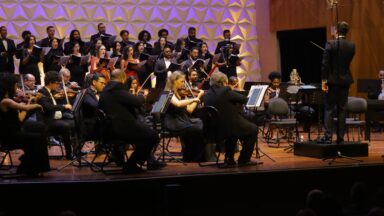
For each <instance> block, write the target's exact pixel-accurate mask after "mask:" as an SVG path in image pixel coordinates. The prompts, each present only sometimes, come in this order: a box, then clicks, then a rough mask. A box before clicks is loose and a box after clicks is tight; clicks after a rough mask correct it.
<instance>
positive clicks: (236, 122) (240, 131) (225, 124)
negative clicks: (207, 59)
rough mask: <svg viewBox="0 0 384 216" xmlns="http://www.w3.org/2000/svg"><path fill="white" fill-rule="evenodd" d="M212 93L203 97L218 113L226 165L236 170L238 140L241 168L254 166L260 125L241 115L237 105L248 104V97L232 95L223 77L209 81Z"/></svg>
mask: <svg viewBox="0 0 384 216" xmlns="http://www.w3.org/2000/svg"><path fill="white" fill-rule="evenodd" d="M209 84H210V85H211V87H210V89H209V90H208V91H207V92H206V94H205V96H204V105H205V106H213V107H215V108H216V109H217V110H218V118H219V121H218V122H217V127H218V131H219V132H218V135H219V137H218V138H221V139H225V163H226V164H227V165H229V166H235V165H236V161H235V159H234V154H235V148H236V144H237V140H238V139H241V140H243V148H242V150H241V152H240V156H239V158H238V164H239V165H247V164H249V163H250V162H251V156H252V152H253V149H254V146H255V142H256V139H257V134H258V128H257V125H255V124H253V123H251V122H249V121H248V120H247V119H245V118H244V117H243V116H241V114H240V113H239V112H238V108H237V107H236V104H237V103H242V104H245V103H246V102H247V100H248V99H247V97H246V96H244V95H242V94H239V93H237V92H235V91H232V89H231V88H229V87H228V86H227V85H228V77H227V76H226V75H225V74H223V73H221V72H215V73H213V74H212V76H211V79H210V81H209Z"/></svg>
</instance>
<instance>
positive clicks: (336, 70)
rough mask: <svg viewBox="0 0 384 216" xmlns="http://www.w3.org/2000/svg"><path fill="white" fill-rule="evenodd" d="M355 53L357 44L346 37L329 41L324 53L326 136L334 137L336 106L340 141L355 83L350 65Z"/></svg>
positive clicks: (322, 72)
mask: <svg viewBox="0 0 384 216" xmlns="http://www.w3.org/2000/svg"><path fill="white" fill-rule="evenodd" d="M354 55H355V44H354V43H352V42H350V41H347V40H346V39H345V38H339V39H338V40H331V41H328V42H327V44H326V46H325V51H324V54H323V61H322V70H321V77H322V80H327V84H328V93H326V94H325V112H324V115H325V116H324V123H325V128H326V134H325V137H326V138H327V139H331V138H332V132H333V116H334V115H333V114H334V110H335V107H336V108H337V109H336V111H337V116H336V117H337V118H338V127H337V128H338V130H337V132H336V133H337V135H338V138H339V140H337V141H338V142H341V141H342V140H343V137H344V134H345V118H346V105H347V101H348V90H349V86H350V85H351V84H352V83H353V78H352V74H351V71H350V69H349V67H350V64H351V62H352V59H353V56H354Z"/></svg>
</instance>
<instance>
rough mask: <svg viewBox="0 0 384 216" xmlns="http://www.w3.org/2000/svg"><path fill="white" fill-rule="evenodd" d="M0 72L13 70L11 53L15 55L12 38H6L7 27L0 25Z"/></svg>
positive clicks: (12, 71) (11, 71)
mask: <svg viewBox="0 0 384 216" xmlns="http://www.w3.org/2000/svg"><path fill="white" fill-rule="evenodd" d="M0 41H1V43H0V73H1V72H9V73H14V72H15V66H14V64H13V55H15V52H16V47H15V42H14V41H13V40H12V39H9V38H7V27H5V26H1V27H0Z"/></svg>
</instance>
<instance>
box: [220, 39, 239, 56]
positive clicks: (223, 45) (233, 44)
mask: <svg viewBox="0 0 384 216" xmlns="http://www.w3.org/2000/svg"><path fill="white" fill-rule="evenodd" d="M228 44H231V45H232V46H233V47H235V44H236V43H235V42H232V41H225V40H224V41H220V42H219V43H217V47H216V50H215V54H219V53H220V52H221V51H222V50H221V48H222V47H225V46H227V45H228ZM233 54H236V55H237V54H239V50H237V49H235V48H234V49H233Z"/></svg>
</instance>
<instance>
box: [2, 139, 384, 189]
mask: <svg viewBox="0 0 384 216" xmlns="http://www.w3.org/2000/svg"><path fill="white" fill-rule="evenodd" d="M301 135H303V136H304V139H305V140H306V134H305V133H302V134H301ZM371 136H372V140H371V142H370V143H369V156H368V157H358V158H356V159H360V160H363V162H362V163H360V164H359V166H367V165H377V164H383V162H384V161H383V157H382V155H383V154H384V142H383V140H384V133H372V134H371ZM311 137H312V138H315V137H316V134H315V133H313V134H312V135H311ZM367 142H368V141H367ZM287 146H288V143H287V142H286V141H285V140H282V142H281V146H280V148H276V147H270V146H268V145H267V144H266V143H265V141H264V140H263V139H261V137H259V147H260V150H261V151H262V152H264V153H266V154H267V155H268V156H270V157H271V158H272V159H273V160H274V161H275V162H274V161H272V160H271V159H269V158H268V157H266V156H263V153H262V152H260V154H261V156H262V157H261V158H260V159H258V161H261V162H263V164H261V165H255V166H248V167H236V168H217V167H216V166H211V167H200V166H199V165H198V164H197V163H184V164H183V163H179V162H167V167H165V168H163V169H161V170H156V171H147V172H145V173H140V174H129V175H128V174H123V173H122V172H113V173H108V174H104V173H102V172H94V171H92V170H91V169H90V167H89V166H85V167H76V166H72V165H70V166H68V167H66V168H64V169H62V170H61V171H58V170H57V169H58V168H61V167H62V166H64V165H66V164H68V162H69V161H68V160H65V159H51V160H50V162H51V167H52V169H53V170H52V171H50V172H48V173H46V174H45V175H44V177H40V178H10V177H9V176H8V174H9V173H14V172H15V171H16V170H15V168H13V169H11V170H1V171H0V174H1V175H3V176H6V178H4V177H3V178H1V179H0V184H12V183H15V184H19V183H44V182H46V183H55V182H57V183H59V182H61V183H63V182H95V181H96V182H97V181H121V180H124V181H129V180H140V179H153V178H156V179H159V178H160V179H161V178H175V177H177V178H179V177H191V176H202V175H217V174H223V175H230V174H241V173H257V172H263V173H265V172H280V171H293V170H305V169H308V170H310V169H327V168H333V167H346V166H356V165H358V164H357V163H356V162H354V161H350V160H347V159H337V160H336V161H335V162H334V163H332V164H331V165H330V164H328V163H327V162H324V161H323V160H322V159H317V158H310V157H302V156H295V155H294V154H293V152H287V151H285V150H284V148H285V147H287ZM86 147H88V148H92V144H87V146H86ZM170 150H171V151H175V152H177V151H180V144H179V143H177V142H176V141H172V142H171V147H170ZM49 153H50V155H60V150H59V147H55V146H54V147H51V148H50V150H49ZM20 154H22V151H21V150H16V151H13V152H12V158H13V161H14V163H15V164H16V165H17V164H18V160H17V158H18V157H19V156H20ZM92 157H93V155H90V157H89V159H90V160H91V158H92ZM236 157H237V155H236ZM178 158H180V157H178ZM100 160H101V158H100ZM253 160H256V158H255V155H254V157H253ZM7 163H9V161H6V164H7ZM111 168H113V166H112V167H111ZM115 168H116V167H115Z"/></svg>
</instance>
